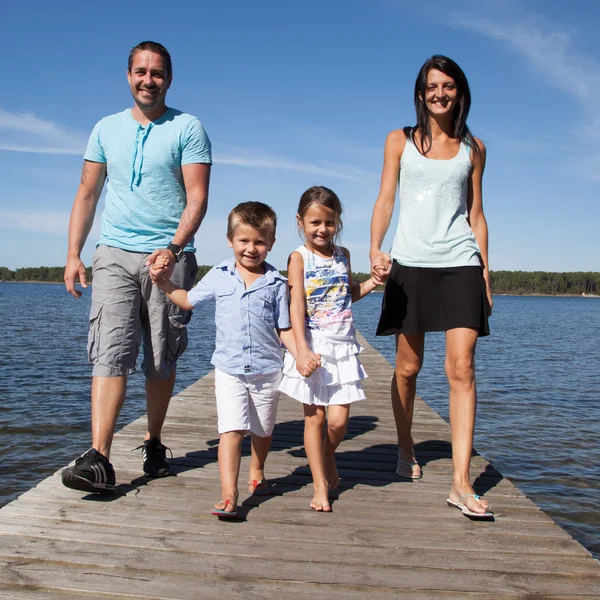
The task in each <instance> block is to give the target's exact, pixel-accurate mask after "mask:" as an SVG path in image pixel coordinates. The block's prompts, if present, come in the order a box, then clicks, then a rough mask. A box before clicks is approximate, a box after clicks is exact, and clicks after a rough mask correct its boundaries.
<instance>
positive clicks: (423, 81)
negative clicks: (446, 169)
mask: <svg viewBox="0 0 600 600" xmlns="http://www.w3.org/2000/svg"><path fill="white" fill-rule="evenodd" d="M432 69H436V70H437V71H441V72H442V73H444V74H445V75H448V77H452V79H454V83H455V84H456V90H457V92H458V104H457V106H456V108H455V109H454V114H453V115H452V137H455V138H458V139H459V140H460V141H461V142H464V143H465V144H466V145H467V146H469V147H471V148H472V149H473V153H474V154H475V156H476V157H477V158H481V150H480V149H479V145H478V144H477V142H476V141H475V138H474V137H473V135H472V134H471V132H470V131H469V128H468V127H467V117H468V116H469V109H470V108H471V90H470V89H469V82H468V81H467V77H466V76H465V74H464V72H463V70H462V69H461V68H460V67H459V66H458V65H457V64H456V63H455V62H454V61H453V60H452V59H451V58H448V57H447V56H442V55H441V54H435V55H434V56H432V57H431V58H429V59H427V60H426V61H425V64H424V65H423V66H422V67H421V70H420V71H419V74H418V75H417V80H416V81H415V110H416V112H417V124H416V125H415V126H414V127H405V128H404V134H405V135H406V137H407V138H409V139H411V140H412V139H414V137H413V136H414V134H415V132H416V131H419V132H420V135H421V139H420V140H419V141H420V146H421V152H422V154H423V155H427V153H428V152H429V150H431V144H432V138H431V125H430V121H429V119H430V117H429V112H428V110H427V106H426V105H425V94H426V91H427V75H428V74H429V71H431V70H432Z"/></svg>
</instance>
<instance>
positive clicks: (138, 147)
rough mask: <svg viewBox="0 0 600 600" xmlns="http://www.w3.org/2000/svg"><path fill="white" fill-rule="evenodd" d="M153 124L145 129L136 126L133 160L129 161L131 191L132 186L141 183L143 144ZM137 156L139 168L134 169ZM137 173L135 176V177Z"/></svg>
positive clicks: (149, 124)
mask: <svg viewBox="0 0 600 600" xmlns="http://www.w3.org/2000/svg"><path fill="white" fill-rule="evenodd" d="M152 125H153V123H148V126H147V127H146V128H144V127H142V126H141V125H138V130H137V134H136V136H135V147H134V148H133V159H132V161H131V183H130V185H129V189H130V190H132V191H133V186H134V185H136V186H138V185H140V182H141V181H142V166H143V165H144V143H145V142H146V139H147V138H148V134H149V133H150V129H152ZM138 156H139V166H138V167H137V169H136V162H137V160H138ZM136 173H137V175H136Z"/></svg>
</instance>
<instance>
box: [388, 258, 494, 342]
mask: <svg viewBox="0 0 600 600" xmlns="http://www.w3.org/2000/svg"><path fill="white" fill-rule="evenodd" d="M489 312H490V307H489V303H488V300H487V295H486V289H485V280H484V279H483V269H482V268H481V267H448V268H441V269H436V268H423V267H405V266H402V265H401V264H399V263H398V262H396V261H394V262H393V265H392V272H391V274H390V278H389V279H388V282H387V284H386V286H385V291H384V294H383V306H382V309H381V317H380V318H379V325H378V326H377V335H393V334H397V333H405V334H406V333H425V332H426V331H448V330H449V329H456V328H458V327H469V328H471V329H477V330H478V331H479V337H483V336H486V335H489V334H490V327H489V323H488V316H489Z"/></svg>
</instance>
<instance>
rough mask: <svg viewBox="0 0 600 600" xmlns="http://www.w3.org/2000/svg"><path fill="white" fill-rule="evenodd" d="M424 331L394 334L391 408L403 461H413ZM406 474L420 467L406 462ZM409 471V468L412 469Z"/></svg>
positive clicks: (419, 471)
mask: <svg viewBox="0 0 600 600" xmlns="http://www.w3.org/2000/svg"><path fill="white" fill-rule="evenodd" d="M424 348H425V335H424V334H422V333H416V334H408V335H405V334H403V333H401V334H399V335H397V336H396V370H395V371H394V376H393V377H392V390H391V391H392V410H393V411H394V420H395V422H396V432H397V434H398V450H399V456H400V457H401V458H402V460H404V461H406V462H409V463H410V462H414V461H415V450H414V443H413V439H412V434H411V429H412V420H413V408H414V403H415V395H416V393H417V375H418V374H419V371H420V370H421V366H422V364H423V352H424ZM407 469H408V471H407V475H411V476H412V477H420V475H421V468H420V467H419V466H418V465H414V466H413V467H412V470H411V469H410V467H408V466H407ZM411 471H412V472H411Z"/></svg>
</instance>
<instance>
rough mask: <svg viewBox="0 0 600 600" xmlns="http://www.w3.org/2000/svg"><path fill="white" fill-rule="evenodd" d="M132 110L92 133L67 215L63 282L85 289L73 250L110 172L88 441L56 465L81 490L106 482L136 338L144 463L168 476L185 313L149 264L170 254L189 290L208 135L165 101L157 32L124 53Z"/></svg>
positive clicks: (172, 271) (91, 345)
mask: <svg viewBox="0 0 600 600" xmlns="http://www.w3.org/2000/svg"><path fill="white" fill-rule="evenodd" d="M127 79H128V81H129V86H130V88H131V94H132V96H133V100H134V105H133V108H131V109H127V110H125V111H124V112H121V113H118V114H116V115H111V116H109V117H106V118H104V119H102V120H101V121H100V122H99V123H98V124H97V125H96V127H94V130H93V131H92V134H91V136H90V140H89V143H88V147H87V150H86V153H85V156H84V164H83V171H82V175H81V182H80V185H79V189H78V191H77V194H76V196H75V202H74V203H73V209H72V211H71V221H70V224H69V248H68V255H67V266H66V268H65V277H64V279H65V285H66V288H67V291H68V292H69V293H70V294H72V295H73V296H74V297H76V298H79V297H80V296H81V292H80V291H78V290H76V289H75V281H76V280H77V279H79V281H80V282H81V284H82V286H83V287H84V288H85V287H87V282H86V278H85V266H84V265H83V262H82V261H81V258H80V254H81V250H82V249H83V246H84V244H85V240H86V238H87V236H88V234H89V231H90V229H91V226H92V223H93V220H94V213H95V210H96V205H97V203H98V199H99V197H100V193H101V191H102V188H103V186H104V182H105V181H106V180H108V183H107V192H106V206H105V209H104V213H103V216H102V234H101V238H100V241H99V242H98V245H97V247H96V251H95V254H94V262H93V284H94V285H93V293H92V308H91V313H90V330H89V339H88V354H89V359H90V362H91V363H92V364H93V365H94V367H93V372H92V448H91V449H90V450H89V451H88V452H86V453H85V454H83V455H82V456H81V457H80V458H78V459H77V460H76V461H75V465H74V466H73V467H68V468H67V469H65V470H64V471H63V473H62V481H63V484H64V485H66V486H67V487H69V488H73V489H76V490H82V491H86V492H112V491H113V490H114V487H115V472H114V469H113V467H112V465H111V464H110V449H111V444H112V439H113V435H114V430H115V426H116V422H117V417H118V415H119V411H120V410H121V407H122V405H123V402H124V400H125V394H126V388H127V376H128V375H130V374H131V373H133V372H134V371H135V364H136V358H137V355H138V351H139V347H140V344H141V343H142V341H143V352H144V354H143V356H144V359H143V363H142V370H143V372H144V374H145V376H146V400H147V409H148V431H147V433H146V435H145V438H144V443H143V446H142V460H143V469H144V473H145V474H146V475H148V476H150V477H162V476H165V475H168V474H169V463H168V462H167V458H166V450H167V448H166V447H165V446H164V445H163V444H162V443H161V441H160V436H161V429H162V426H163V422H164V420H165V416H166V413H167V408H168V405H169V400H170V399H171V395H172V393H173V386H174V384H175V370H176V361H177V359H178V358H179V356H180V355H181V354H182V353H183V352H184V350H185V348H186V346H187V331H186V327H185V325H186V323H187V321H188V320H189V313H187V312H185V311H182V310H180V309H178V308H177V307H176V306H175V305H174V304H171V303H169V301H168V300H167V299H166V297H165V295H164V294H163V292H161V291H160V290H159V288H158V287H157V286H153V285H152V282H151V281H150V278H149V269H151V268H152V266H153V264H154V261H155V260H156V258H157V257H158V256H159V255H163V256H165V257H167V258H168V259H169V268H168V270H167V272H166V273H165V277H170V278H171V280H172V281H173V282H175V281H177V282H178V283H177V285H180V286H182V287H185V289H188V290H189V289H190V288H191V286H192V285H193V283H194V280H195V275H196V270H197V263H196V260H195V257H194V254H193V252H194V251H195V249H194V246H193V236H194V234H195V233H196V231H197V229H198V227H199V226H200V223H201V222H202V219H203V218H204V215H205V213H206V207H207V201H208V185H209V176H210V168H211V163H212V159H211V145H210V141H209V139H208V137H207V135H206V133H205V132H204V129H203V127H202V125H201V123H200V121H198V119H196V118H195V117H192V116H191V115H187V114H185V113H182V112H180V111H177V110H174V109H173V108H168V107H167V106H166V104H165V97H166V94H167V91H168V89H169V87H170V86H171V79H172V67H171V57H170V55H169V53H168V51H167V49H166V48H165V47H164V46H162V45H161V44H158V43H155V42H142V43H141V44H138V45H137V46H135V47H134V48H133V49H132V50H131V53H130V55H129V64H128V69H127Z"/></svg>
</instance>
